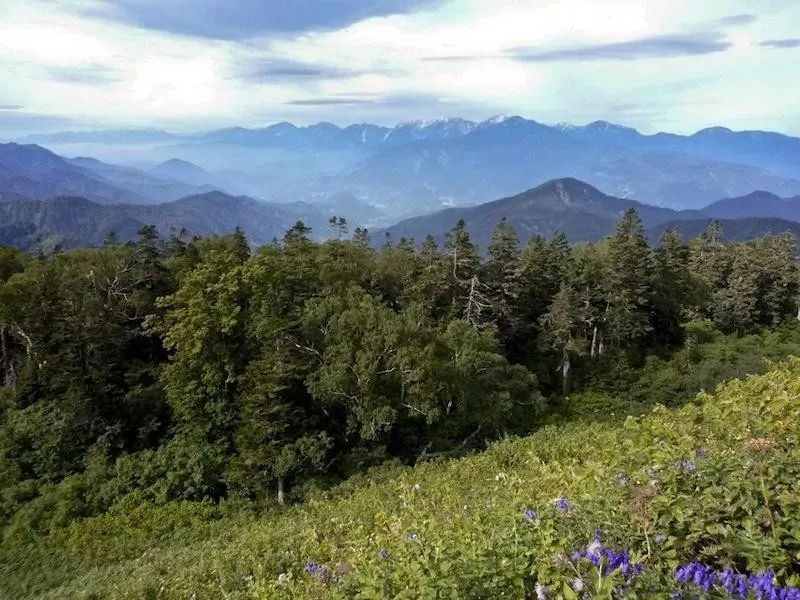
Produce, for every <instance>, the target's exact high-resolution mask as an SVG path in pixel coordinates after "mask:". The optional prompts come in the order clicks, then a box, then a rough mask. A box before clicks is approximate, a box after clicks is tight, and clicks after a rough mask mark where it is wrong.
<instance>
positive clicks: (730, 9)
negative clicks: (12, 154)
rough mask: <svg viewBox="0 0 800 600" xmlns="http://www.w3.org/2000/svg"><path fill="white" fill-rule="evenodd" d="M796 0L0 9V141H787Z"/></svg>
mask: <svg viewBox="0 0 800 600" xmlns="http://www.w3.org/2000/svg"><path fill="white" fill-rule="evenodd" d="M798 65H800V2H799V1H797V0H702V1H701V0H0V133H5V134H6V136H7V135H8V134H12V135H17V134H19V135H22V134H25V133H33V132H44V131H63V130H93V129H140V128H155V129H167V130H170V131H203V130H210V129H216V128H220V127H230V126H244V127H258V126H264V125H267V124H270V123H274V122H278V121H284V120H287V121H291V122H294V123H298V124H310V123H314V122H318V121H329V122H333V123H336V124H339V125H346V124H349V123H356V122H371V123H378V124H384V125H391V124H394V123H397V122H401V121H410V120H416V119H437V118H443V117H455V116H459V117H463V118H467V119H473V120H482V119H486V118H488V117H490V116H492V115H494V114H498V113H503V114H517V115H521V116H524V117H526V118H530V119H535V120H537V121H540V122H543V123H559V122H565V123H572V124H584V123H588V122H591V121H594V120H607V121H612V122H615V123H621V124H624V125H628V126H632V127H636V128H638V129H640V130H642V131H644V132H647V133H651V132H655V131H672V132H677V133H691V132H693V131H696V130H698V129H701V128H703V127H708V126H713V125H722V126H727V127H730V128H732V129H737V130H743V129H766V130H773V131H780V132H783V133H788V134H792V135H800V83H798V75H800V67H799V66H798Z"/></svg>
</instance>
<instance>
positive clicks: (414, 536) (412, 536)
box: [406, 533, 419, 542]
mask: <svg viewBox="0 0 800 600" xmlns="http://www.w3.org/2000/svg"><path fill="white" fill-rule="evenodd" d="M406 539H407V540H411V541H412V542H413V541H416V540H418V539H419V536H418V535H417V534H416V533H407V534H406Z"/></svg>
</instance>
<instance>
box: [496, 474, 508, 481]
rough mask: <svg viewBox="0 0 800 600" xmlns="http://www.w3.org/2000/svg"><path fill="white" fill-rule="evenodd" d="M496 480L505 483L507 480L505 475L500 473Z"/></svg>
mask: <svg viewBox="0 0 800 600" xmlns="http://www.w3.org/2000/svg"><path fill="white" fill-rule="evenodd" d="M494 480H495V481H505V480H506V475H505V473H498V474H497V475H495V478H494Z"/></svg>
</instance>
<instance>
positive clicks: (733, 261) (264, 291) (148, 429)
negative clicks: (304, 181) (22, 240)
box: [0, 211, 800, 523]
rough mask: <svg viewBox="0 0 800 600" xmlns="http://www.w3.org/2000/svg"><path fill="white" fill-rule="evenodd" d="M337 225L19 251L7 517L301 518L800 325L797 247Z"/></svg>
mask: <svg viewBox="0 0 800 600" xmlns="http://www.w3.org/2000/svg"><path fill="white" fill-rule="evenodd" d="M333 225H334V226H335V227H336V232H337V235H336V238H337V239H333V240H330V241H327V242H325V243H322V244H318V243H315V242H313V241H311V240H310V238H309V233H310V231H309V229H308V228H306V227H305V226H304V225H303V224H302V223H298V224H297V225H295V227H293V228H292V229H291V230H290V231H288V232H287V233H286V235H285V237H284V239H283V240H282V241H281V242H276V243H274V244H272V245H269V246H265V247H262V248H260V249H259V250H258V251H256V252H255V253H251V250H250V247H249V244H248V242H247V240H246V239H245V237H244V236H243V235H242V234H241V232H237V233H236V234H233V235H230V236H226V237H213V238H202V239H195V240H191V241H188V240H185V239H182V238H181V237H175V236H173V237H172V238H170V239H167V240H162V239H159V237H158V235H157V233H156V231H155V230H154V229H153V228H145V229H143V230H142V232H141V234H140V239H139V240H138V241H136V242H134V243H128V244H124V245H123V244H119V243H118V242H116V241H115V240H114V239H113V238H112V239H110V240H109V243H108V244H107V245H106V246H105V247H103V248H102V249H96V250H73V251H69V252H65V253H58V254H55V255H53V256H50V257H41V256H39V257H32V256H27V255H23V254H21V253H18V252H16V251H13V250H10V249H2V250H0V343H1V344H0V383H1V384H2V385H1V386H0V420H1V423H0V489H2V499H0V510H1V511H2V513H0V520H2V522H5V523H8V522H9V520H10V519H12V517H13V516H14V515H15V514H16V513H20V512H25V511H27V512H28V513H29V514H28V517H27V519H28V521H31V520H34V521H35V520H36V519H37V518H41V519H50V520H52V519H58V518H62V519H63V520H69V519H70V518H74V517H75V516H83V515H87V514H92V513H94V512H97V511H100V510H104V509H105V508H107V507H108V506H110V505H111V504H113V503H114V502H116V501H118V500H119V499H120V498H123V497H126V496H128V497H135V498H137V499H138V500H141V501H145V500H146V501H168V500H172V499H200V498H221V497H230V496H237V497H241V496H243V497H248V498H252V497H269V498H275V497H277V498H278V499H279V500H280V501H283V500H284V496H285V495H286V494H290V493H300V491H301V490H302V487H303V486H304V485H309V484H311V483H312V482H319V481H324V480H325V478H330V479H335V478H339V477H341V476H344V475H347V474H350V473H353V472H356V471H358V470H360V469H363V468H365V467H367V466H370V465H374V464H377V463H380V462H382V461H385V460H388V459H399V460H402V461H404V462H415V461H420V460H427V459H430V458H432V457H437V456H451V455H456V454H458V453H461V452H463V451H465V450H467V449H470V448H478V447H481V445H482V444H485V442H486V441H487V440H489V439H494V438H497V437H501V436H504V435H508V434H524V433H526V432H528V431H531V430H532V429H534V428H535V427H536V426H537V424H539V423H541V422H542V419H543V418H544V414H545V411H546V410H547V409H548V406H549V407H550V410H551V411H552V410H553V409H554V407H556V409H557V407H558V406H559V404H558V403H555V402H549V401H548V400H547V399H548V398H555V397H558V396H561V395H564V394H567V393H569V392H572V391H580V390H586V389H589V388H591V387H592V386H600V387H602V385H603V384H602V382H603V381H604V380H609V379H614V377H615V375H614V373H615V372H616V371H618V370H621V369H631V368H637V367H642V366H644V365H645V364H646V363H647V364H650V365H651V367H652V364H653V363H652V361H651V362H649V363H648V362H647V361H648V360H650V359H652V357H653V356H654V355H656V354H661V355H663V354H664V353H665V352H670V349H674V350H677V349H679V348H685V347H686V346H685V342H686V341H687V331H689V332H690V333H691V332H693V331H694V332H696V331H701V330H712V329H713V330H718V331H719V332H721V333H725V334H744V333H754V332H759V331H761V330H763V329H766V328H770V327H772V326H775V325H779V324H781V323H782V322H785V321H789V320H794V319H796V316H797V311H798V292H799V291H800V289H799V285H800V278H799V277H798V266H797V262H796V255H797V242H796V240H795V239H794V238H793V237H792V236H790V235H783V236H775V237H766V238H762V239H759V240H756V241H752V242H747V243H742V244H736V245H723V244H722V243H721V242H720V232H719V230H718V228H717V227H716V226H714V225H712V226H711V227H710V228H709V230H708V231H706V232H705V233H704V234H703V235H702V236H700V237H699V238H697V239H695V240H693V241H692V242H691V243H689V244H686V243H684V242H683V241H682V240H681V238H680V236H679V235H678V233H677V232H675V231H668V232H666V233H665V235H664V236H663V238H662V240H661V243H660V244H659V245H658V246H657V247H655V248H651V247H649V246H648V243H647V241H646V239H645V236H644V233H643V229H642V224H641V222H640V220H639V218H638V216H637V215H636V213H635V212H633V211H630V212H628V213H627V214H625V216H624V217H623V218H622V219H621V221H620V222H619V224H618V227H617V229H616V232H615V234H614V235H613V236H611V237H610V238H608V239H607V240H605V241H603V242H600V243H596V244H585V245H578V246H570V245H569V243H568V240H567V239H566V238H565V237H564V236H556V237H554V238H552V239H550V240H545V239H543V238H541V237H534V238H532V239H531V240H530V241H529V242H528V243H527V245H525V246H524V247H522V248H520V246H519V240H518V238H517V235H516V233H515V232H514V230H513V228H512V227H511V226H510V225H509V224H508V223H506V222H505V221H503V222H501V223H499V225H498V226H497V228H496V230H495V232H494V235H493V239H492V243H491V245H490V246H489V248H488V249H486V252H485V255H482V254H481V252H480V251H479V249H478V248H476V247H475V246H474V245H473V244H472V243H471V241H470V238H469V235H468V233H467V231H466V230H465V227H464V223H463V222H460V223H459V224H458V225H457V226H456V227H455V228H454V229H453V230H452V232H451V233H450V234H449V235H448V236H447V240H446V242H445V244H444V246H443V247H442V248H439V247H437V245H436V243H435V242H434V240H433V238H430V237H429V238H428V239H426V240H425V241H424V243H423V244H422V245H421V247H420V248H418V247H417V245H416V244H415V242H414V241H413V240H399V241H398V242H397V243H396V244H392V243H390V242H389V241H387V242H386V243H385V244H384V246H383V247H381V248H380V249H378V250H374V249H373V247H372V244H371V241H370V239H369V236H368V234H367V232H366V231H364V230H361V229H358V230H356V231H355V232H354V234H353V235H352V237H351V238H350V239H346V238H347V237H348V234H349V232H348V231H347V224H346V223H345V222H344V221H343V220H334V222H333ZM691 339H692V338H691V335H690V340H689V341H691ZM648 357H650V359H648ZM54 490H58V493H57V494H55V493H53V491H54ZM64 498H68V499H69V500H68V501H67V500H64ZM65 506H67V508H65ZM37 515H38V516H37ZM54 515H55V516H54Z"/></svg>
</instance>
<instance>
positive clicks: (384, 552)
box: [378, 548, 389, 560]
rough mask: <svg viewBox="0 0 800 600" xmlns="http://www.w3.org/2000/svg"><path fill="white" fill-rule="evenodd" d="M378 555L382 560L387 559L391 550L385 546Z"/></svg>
mask: <svg viewBox="0 0 800 600" xmlns="http://www.w3.org/2000/svg"><path fill="white" fill-rule="evenodd" d="M378 556H379V557H380V559H381V560H387V559H388V558H389V551H388V550H387V549H386V548H384V549H383V550H381V551H380V552H379V553H378Z"/></svg>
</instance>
